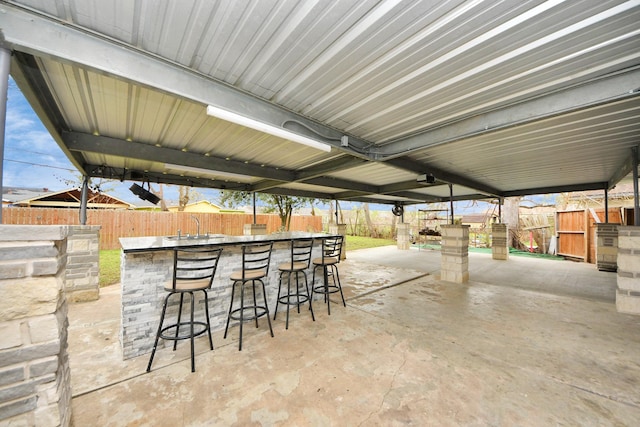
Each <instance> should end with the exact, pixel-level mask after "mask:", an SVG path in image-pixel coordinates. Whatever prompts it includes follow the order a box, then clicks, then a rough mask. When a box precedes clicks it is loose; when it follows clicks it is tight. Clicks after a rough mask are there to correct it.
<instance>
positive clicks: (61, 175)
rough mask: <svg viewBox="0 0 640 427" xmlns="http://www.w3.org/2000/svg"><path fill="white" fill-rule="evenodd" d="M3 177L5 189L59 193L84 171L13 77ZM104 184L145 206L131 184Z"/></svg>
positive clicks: (173, 192) (170, 196)
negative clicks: (73, 160) (39, 114)
mask: <svg viewBox="0 0 640 427" xmlns="http://www.w3.org/2000/svg"><path fill="white" fill-rule="evenodd" d="M2 175H3V178H2V179H3V182H2V185H3V186H4V187H26V188H47V189H49V190H50V191H59V190H64V189H66V188H70V187H74V186H77V185H80V172H78V170H77V169H76V168H75V167H74V166H73V164H71V162H70V161H69V159H67V156H65V154H64V153H63V152H62V150H61V149H60V147H59V146H58V144H57V143H56V142H55V140H54V139H53V138H52V137H51V135H50V134H49V132H48V131H47V129H46V128H45V127H44V125H43V124H42V122H41V121H40V119H39V118H38V116H37V115H36V113H35V112H34V111H33V109H32V108H31V106H30V105H29V103H28V102H27V100H26V99H25V97H24V96H23V95H22V92H21V91H20V89H19V88H18V85H17V84H16V82H15V81H14V80H13V79H11V78H10V79H9V89H8V94H7V120H6V128H5V147H4V163H3V174H2ZM103 182H104V183H105V184H104V185H103V188H104V189H105V190H106V191H107V193H108V194H110V195H113V196H114V197H118V198H119V199H122V200H125V201H127V202H130V203H133V204H138V205H140V204H143V203H144V202H142V201H141V200H140V199H138V198H137V197H136V196H135V195H133V194H132V193H131V192H130V191H129V187H130V186H131V184H132V183H131V182H129V181H125V182H120V181H104V180H103ZM74 183H77V184H74ZM155 187H156V188H157V185H156V186H155ZM196 191H197V192H198V193H199V194H200V195H201V196H202V197H201V198H204V199H207V200H211V201H212V202H215V199H216V198H217V197H218V192H217V191H216V190H210V189H197V190H196ZM164 195H165V198H166V199H167V200H177V187H176V186H165V188H164Z"/></svg>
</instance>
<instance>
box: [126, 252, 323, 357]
mask: <svg viewBox="0 0 640 427" xmlns="http://www.w3.org/2000/svg"><path fill="white" fill-rule="evenodd" d="M320 245H321V241H319V240H318V241H317V242H315V243H314V247H313V254H314V256H318V254H319V253H320ZM290 256H291V250H290V248H289V241H280V242H274V245H273V252H272V254H271V268H270V269H269V276H268V279H267V280H266V281H265V285H266V290H267V297H268V302H269V310H271V311H272V314H271V316H272V317H273V310H275V307H276V297H277V292H278V279H279V273H278V268H277V266H278V265H279V264H280V263H283V262H286V261H288V260H289V259H290ZM172 257H173V252H172V251H170V250H158V251H150V252H128V253H126V252H124V251H123V252H122V253H121V266H120V274H121V283H122V328H121V331H120V341H121V344H122V352H123V358H124V359H129V358H132V357H136V356H140V355H142V354H146V353H150V352H151V348H152V347H153V341H154V338H155V333H156V330H157V328H158V323H159V322H160V312H161V310H162V303H163V300H164V297H165V296H166V292H165V291H164V286H163V285H164V283H166V282H167V281H168V280H170V278H171V275H172V270H173V258H172ZM241 258H242V249H241V245H240V244H238V245H225V246H224V249H223V251H222V255H221V258H220V261H219V263H218V270H217V271H216V275H215V278H214V280H213V284H212V286H211V290H209V291H208V295H209V318H210V319H211V329H212V330H214V331H216V330H220V329H223V328H224V326H225V322H226V320H227V311H228V310H229V302H230V301H231V284H232V282H231V280H230V279H229V276H230V275H231V272H232V271H233V270H235V269H238V268H239V266H240V265H241ZM309 283H311V275H310V274H309ZM238 288H239V287H238ZM237 298H239V297H237ZM258 298H260V297H258ZM203 299H204V298H203V297H202V295H201V293H198V294H196V311H195V317H196V318H197V319H203V318H204V302H203ZM238 300H239V299H236V301H238ZM177 305H178V304H177V301H175V300H174V304H170V305H169V308H168V310H167V318H168V319H171V318H175V317H177ZM280 307H282V309H286V308H285V307H284V306H283V305H281V306H280ZM266 321H267V320H266V319H264V318H262V319H261V322H264V323H265V325H266ZM236 324H237V322H232V323H231V325H230V327H233V326H235V325H236ZM261 325H262V323H261ZM265 327H266V326H265ZM165 345H170V344H166V342H165V341H164V340H160V342H159V344H158V346H159V347H160V348H162V347H164V346H165ZM214 345H215V343H214Z"/></svg>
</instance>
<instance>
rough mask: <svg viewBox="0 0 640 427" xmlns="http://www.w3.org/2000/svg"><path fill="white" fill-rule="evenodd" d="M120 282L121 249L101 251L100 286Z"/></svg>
mask: <svg viewBox="0 0 640 427" xmlns="http://www.w3.org/2000/svg"><path fill="white" fill-rule="evenodd" d="M118 282H120V249H111V250H108V251H100V287H103V286H109V285H113V284H115V283H118Z"/></svg>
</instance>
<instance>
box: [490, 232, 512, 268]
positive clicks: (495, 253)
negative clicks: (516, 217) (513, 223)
mask: <svg viewBox="0 0 640 427" xmlns="http://www.w3.org/2000/svg"><path fill="white" fill-rule="evenodd" d="M491 255H492V257H493V259H501V260H508V259H509V229H508V228H507V224H491Z"/></svg>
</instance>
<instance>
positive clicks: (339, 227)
mask: <svg viewBox="0 0 640 427" xmlns="http://www.w3.org/2000/svg"><path fill="white" fill-rule="evenodd" d="M346 233H347V224H336V223H335V222H330V223H329V234H339V235H341V236H344V237H345V239H344V240H343V242H342V253H341V255H340V259H341V260H345V259H347V239H346Z"/></svg>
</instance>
